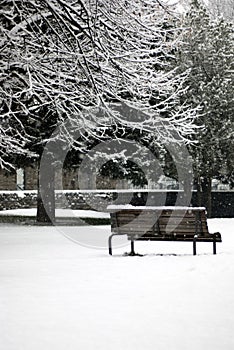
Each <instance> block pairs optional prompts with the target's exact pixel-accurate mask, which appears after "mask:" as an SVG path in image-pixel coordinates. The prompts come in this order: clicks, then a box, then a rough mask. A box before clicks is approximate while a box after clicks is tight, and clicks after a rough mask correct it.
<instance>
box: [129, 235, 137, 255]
mask: <svg viewBox="0 0 234 350" xmlns="http://www.w3.org/2000/svg"><path fill="white" fill-rule="evenodd" d="M130 255H136V253H135V250H134V239H133V238H131V253H130Z"/></svg>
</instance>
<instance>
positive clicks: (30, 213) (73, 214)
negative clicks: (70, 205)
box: [0, 208, 110, 219]
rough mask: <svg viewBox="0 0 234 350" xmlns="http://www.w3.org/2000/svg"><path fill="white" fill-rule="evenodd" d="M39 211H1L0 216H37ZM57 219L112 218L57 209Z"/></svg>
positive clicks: (106, 214) (101, 213)
mask: <svg viewBox="0 0 234 350" xmlns="http://www.w3.org/2000/svg"><path fill="white" fill-rule="evenodd" d="M36 213H37V209H36V208H29V209H9V210H4V211H0V216H32V217H34V216H36ZM55 215H56V217H62V218H63V217H71V218H72V217H79V218H80V217H82V218H107V219H108V218H110V214H108V213H103V212H98V211H94V210H78V209H77V210H71V209H55Z"/></svg>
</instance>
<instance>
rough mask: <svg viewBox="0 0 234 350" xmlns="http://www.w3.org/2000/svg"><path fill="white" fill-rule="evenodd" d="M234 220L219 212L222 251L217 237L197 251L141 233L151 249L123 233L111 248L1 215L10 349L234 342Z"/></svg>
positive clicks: (2, 319) (172, 349) (0, 297)
mask: <svg viewBox="0 0 234 350" xmlns="http://www.w3.org/2000/svg"><path fill="white" fill-rule="evenodd" d="M233 226H234V219H210V220H209V227H210V231H211V232H215V231H220V232H221V234H222V237H223V243H220V244H218V245H217V255H213V254H212V245H211V244H209V243H200V244H198V247H197V248H198V255H197V256H193V255H192V245H191V244H189V243H187V244H186V243H174V242H173V243H172V242H169V243H167V242H137V243H136V250H137V251H139V252H141V253H146V255H145V256H144V257H125V256H124V255H123V253H124V252H125V251H129V249H130V247H129V243H126V242H122V243H124V244H125V246H124V247H121V248H117V247H115V248H114V255H113V256H112V257H111V256H109V255H108V252H107V247H106V248H105V250H101V249H99V250H95V249H87V248H85V247H83V246H81V245H79V244H75V243H73V242H72V241H71V240H69V239H66V238H65V236H64V235H63V234H61V231H59V230H58V229H59V228H58V227H49V228H48V227H39V226H33V227H30V226H17V225H10V224H1V225H0V228H1V229H0V278H1V283H0V325H1V326H0V342H1V349H4V350H32V349H33V350H41V349H44V350H51V349H56V350H68V349H69V350H75V349H84V350H93V349H102V350H109V349H111V350H120V349H125V350H133V349H136V350H140V349H141V350H142V349H144V350H151V349H152V350H153V349H157V350H164V349H165V350H177V349H179V350H187V349H190V350H193V349H194V350H195V349H196V350H197V349H199V350H200V349H207V350H209V349H212V350H220V349H225V350H229V349H230V350H231V349H233V348H234V334H233V327H234V297H233V295H234V282H233V273H234V235H233V229H232V228H233ZM70 229H72V227H70V228H69V227H67V230H70ZM73 229H74V230H75V229H76V230H79V231H81V232H83V233H84V234H87V233H89V234H92V235H98V234H101V235H102V236H103V240H104V238H105V240H106V241H107V237H108V235H109V234H110V227H109V226H102V227H99V231H97V228H96V227H92V226H87V227H76V228H73ZM126 244H128V245H127V246H126Z"/></svg>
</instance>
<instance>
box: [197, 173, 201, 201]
mask: <svg viewBox="0 0 234 350" xmlns="http://www.w3.org/2000/svg"><path fill="white" fill-rule="evenodd" d="M197 205H198V206H199V207H201V206H202V189H201V177H200V175H198V177H197Z"/></svg>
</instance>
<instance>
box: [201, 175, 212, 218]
mask: <svg viewBox="0 0 234 350" xmlns="http://www.w3.org/2000/svg"><path fill="white" fill-rule="evenodd" d="M211 181H212V179H211V177H210V176H206V177H204V178H203V180H202V182H201V186H202V194H203V203H204V205H205V207H206V210H207V217H208V218H210V217H211V214H212V197H211Z"/></svg>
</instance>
